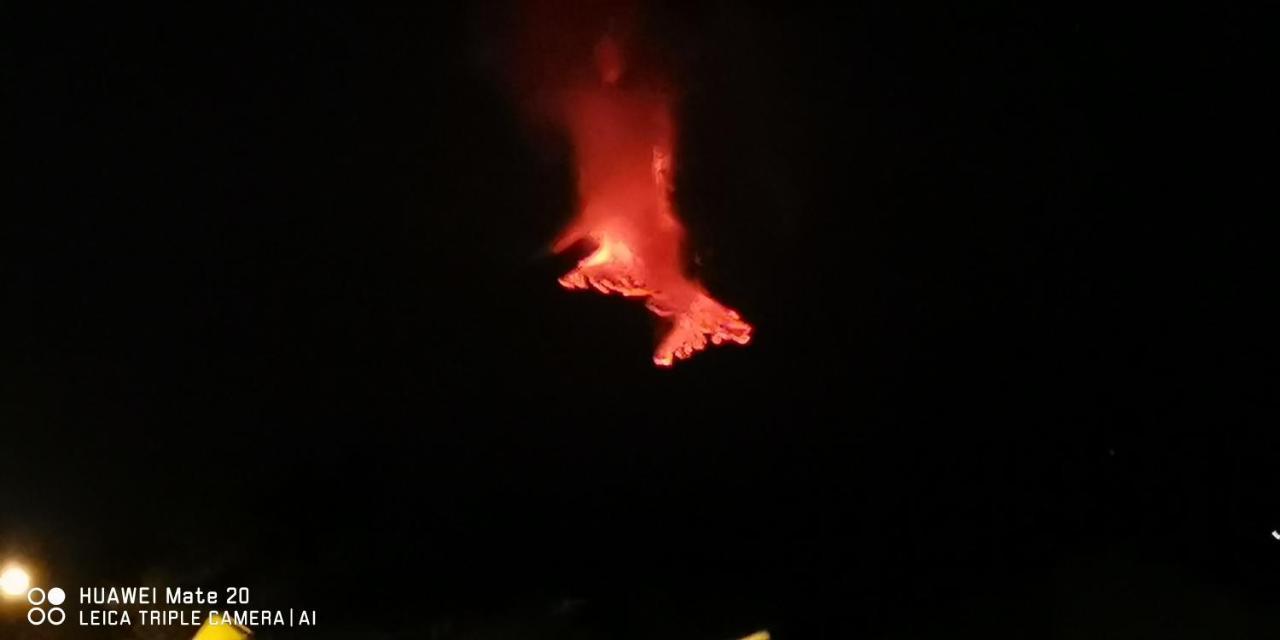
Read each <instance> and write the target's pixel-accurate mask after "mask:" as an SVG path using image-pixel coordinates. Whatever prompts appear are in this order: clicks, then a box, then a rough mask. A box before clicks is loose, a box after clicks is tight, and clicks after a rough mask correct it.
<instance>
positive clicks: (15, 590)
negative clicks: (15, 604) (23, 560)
mask: <svg viewBox="0 0 1280 640" xmlns="http://www.w3.org/2000/svg"><path fill="white" fill-rule="evenodd" d="M30 588H31V575H30V574H28V573H27V570H26V569H23V568H22V567H20V566H18V565H16V564H15V565H9V566H8V567H5V569H4V572H3V573H0V592H3V593H4V595H6V596H9V597H11V598H17V597H21V596H25V595H27V590H28V589H30Z"/></svg>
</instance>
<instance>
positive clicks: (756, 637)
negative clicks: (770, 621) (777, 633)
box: [742, 631, 769, 640]
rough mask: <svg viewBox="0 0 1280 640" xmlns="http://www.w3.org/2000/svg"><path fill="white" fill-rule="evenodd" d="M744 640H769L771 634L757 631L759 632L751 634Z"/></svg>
mask: <svg viewBox="0 0 1280 640" xmlns="http://www.w3.org/2000/svg"><path fill="white" fill-rule="evenodd" d="M742 640H769V632H768V631H757V632H755V633H753V634H751V635H749V636H747V637H745V638H743V639H742Z"/></svg>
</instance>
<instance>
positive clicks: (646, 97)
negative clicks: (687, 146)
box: [554, 37, 752, 367]
mask: <svg viewBox="0 0 1280 640" xmlns="http://www.w3.org/2000/svg"><path fill="white" fill-rule="evenodd" d="M595 69H596V74H595V75H596V77H597V81H596V82H593V83H590V84H589V85H588V86H582V87H576V88H573V89H568V90H565V91H563V92H561V93H560V94H559V96H558V98H557V100H556V103H557V104H556V109H557V111H558V112H559V113H558V116H559V117H558V118H557V119H558V121H559V122H561V123H562V126H564V128H565V129H566V131H567V133H568V135H569V139H570V141H571V143H572V145H573V152H574V158H575V162H576V164H577V190H578V207H579V210H578V212H577V216H576V218H575V219H574V221H573V222H572V223H571V224H570V225H569V227H568V228H567V229H566V230H565V231H564V232H563V233H562V234H561V235H560V237H559V238H558V239H557V241H556V242H555V245H554V249H555V251H556V252H562V251H565V250H567V249H568V248H569V247H571V246H573V245H575V244H577V243H579V242H583V241H586V242H589V243H591V244H592V245H593V246H594V251H593V252H592V253H591V254H590V255H588V256H587V257H586V258H584V259H582V260H581V261H580V262H579V263H578V265H577V267H575V268H574V269H573V270H572V271H570V272H569V273H567V274H565V275H564V276H563V277H561V278H560V284H561V285H563V286H564V287H565V288H568V289H584V290H585V289H595V290H597V291H599V292H601V293H605V294H610V293H617V294H621V295H622V296H625V297H629V298H639V299H643V300H644V301H645V306H646V307H648V309H649V310H650V311H652V312H653V313H654V314H656V315H657V316H660V317H661V318H662V319H663V321H664V322H666V323H668V324H669V325H670V329H669V330H668V331H667V334H666V336H665V337H663V338H662V339H661V340H660V341H659V343H658V346H657V348H656V349H655V351H654V353H653V362H654V364H657V365H659V366H664V367H665V366H671V365H672V364H673V363H674V362H675V361H676V360H679V359H684V358H689V357H692V356H693V354H695V353H697V352H698V351H701V350H702V349H705V348H706V346H707V344H708V343H710V344H713V345H718V344H722V343H726V342H735V343H738V344H746V343H747V342H749V341H750V340H751V330H752V329H751V325H749V324H747V322H746V321H744V320H743V319H742V318H741V317H740V316H739V315H738V313H737V312H736V311H734V310H732V309H729V308H727V307H725V306H724V305H721V304H720V303H719V302H717V301H715V300H714V299H712V298H711V296H710V295H709V294H708V293H707V292H706V290H705V289H703V288H702V286H701V285H700V284H699V283H698V282H696V281H694V280H692V279H691V278H690V277H689V276H688V275H686V273H685V270H684V264H683V254H682V247H683V243H684V237H685V233H684V228H683V227H682V226H681V224H680V221H679V220H678V219H677V218H676V215H675V211H674V208H673V203H672V195H673V190H674V181H673V171H674V169H675V155H674V148H673V144H672V142H673V139H674V135H673V133H674V132H673V128H674V127H673V122H672V118H671V105H670V98H669V97H668V96H667V95H666V94H665V93H663V92H661V91H657V90H652V89H647V88H644V87H641V86H629V85H628V82H627V81H628V78H627V74H626V68H625V66H624V64H623V56H622V54H621V51H620V46H619V45H618V44H617V42H616V41H615V40H614V39H613V38H611V37H605V38H603V39H602V40H600V42H599V44H598V45H597V46H596V48H595Z"/></svg>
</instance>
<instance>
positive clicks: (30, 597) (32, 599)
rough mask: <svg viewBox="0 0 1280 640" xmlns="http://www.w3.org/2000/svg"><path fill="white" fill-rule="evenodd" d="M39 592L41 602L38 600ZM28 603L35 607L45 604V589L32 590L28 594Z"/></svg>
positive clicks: (34, 588)
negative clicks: (37, 593) (37, 594)
mask: <svg viewBox="0 0 1280 640" xmlns="http://www.w3.org/2000/svg"><path fill="white" fill-rule="evenodd" d="M37 591H39V592H40V599H39V600H36V592H37ZM27 602H30V603H31V604H33V605H42V604H44V589H41V588H40V587H32V588H31V590H30V591H28V592H27Z"/></svg>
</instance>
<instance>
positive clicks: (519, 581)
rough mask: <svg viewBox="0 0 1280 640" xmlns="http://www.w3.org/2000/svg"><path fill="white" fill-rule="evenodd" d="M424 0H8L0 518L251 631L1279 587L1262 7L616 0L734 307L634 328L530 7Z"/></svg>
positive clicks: (1122, 601) (55, 562)
mask: <svg viewBox="0 0 1280 640" xmlns="http://www.w3.org/2000/svg"><path fill="white" fill-rule="evenodd" d="M427 4H428V3H420V6H416V7H396V8H384V9H379V10H375V9H364V8H359V7H357V6H355V4H354V3H353V4H351V5H346V6H344V5H334V4H329V3H311V2H306V3H302V2H298V3H249V4H247V5H245V6H235V7H232V6H230V5H224V4H222V3H214V4H213V5H210V6H208V7H205V8H203V9H191V8H181V7H179V6H178V5H177V4H174V5H172V6H168V5H159V6H152V7H146V8H128V7H122V6H118V3H111V4H104V5H99V6H96V7H79V8H76V9H75V10H71V9H67V8H56V7H53V6H46V5H45V4H44V3H35V4H33V5H32V6H28V7H25V8H20V7H16V6H6V7H4V8H3V9H0V23H3V24H4V25H5V27H4V29H5V32H6V34H7V35H5V36H4V38H3V40H4V42H3V44H0V52H2V54H3V57H2V58H0V72H2V74H0V82H2V83H3V103H4V104H5V106H6V109H5V111H8V115H7V117H5V118H4V124H3V127H4V129H3V131H4V135H3V137H2V138H0V144H2V145H3V147H4V149H5V151H6V153H7V154H8V156H9V160H10V162H11V164H10V165H9V168H8V169H6V170H5V171H4V178H3V180H4V182H3V188H2V191H3V193H4V203H5V204H4V205H3V212H2V213H0V218H2V219H3V222H2V223H0V224H3V226H2V227H0V242H3V243H4V246H3V249H0V292H2V293H3V300H4V302H3V316H2V317H3V319H2V320H0V323H3V324H0V326H2V327H3V328H4V332H3V334H4V335H5V336H7V338H8V339H7V340H5V342H4V345H3V346H2V347H0V376H3V377H0V470H2V471H0V551H3V553H2V554H0V555H6V556H8V555H23V556H26V557H29V558H35V559H36V560H37V561H39V562H41V563H42V564H43V565H44V569H45V571H46V573H47V574H48V575H49V576H50V577H51V578H53V577H56V579H58V580H61V581H62V582H65V583H67V584H72V585H111V584H116V585H135V584H140V583H144V582H155V583H159V584H179V583H180V584H190V585H193V586H194V585H213V586H231V585H239V584H244V585H247V586H250V587H251V588H252V589H253V590H254V593H255V595H256V596H258V598H259V600H260V601H261V602H262V603H263V604H268V603H270V604H273V605H274V606H277V607H280V606H283V607H289V606H299V607H308V608H314V609H318V610H319V611H320V613H321V615H322V616H323V617H324V624H323V625H322V626H321V628H320V629H319V630H317V631H313V632H292V633H291V632H288V631H285V632H280V631H271V630H265V631H264V632H263V633H262V634H261V636H260V637H262V638H267V639H270V638H295V637H296V638H351V637H361V638H426V637H432V638H451V637H468V638H469V637H478V638H488V637H582V638H595V637H604V638H642V637H643V638H650V637H655V636H659V635H661V636H664V637H671V638H705V639H726V640H727V639H728V638H732V637H735V634H740V635H745V634H746V633H748V632H750V631H753V630H756V629H759V628H765V627H767V628H769V629H771V630H772V631H773V632H774V635H775V637H777V638H782V639H786V638H853V637H858V638H864V637H865V638H933V637H938V638H943V637H946V638H951V637H955V635H956V634H957V633H961V631H963V633H961V635H962V636H965V637H967V636H968V635H971V633H979V632H981V633H984V634H985V635H989V636H999V637H1020V638H1029V637H1037V638H1038V637H1049V638H1112V637H1114V638H1126V639H1131V638H1146V637H1152V638H1155V637H1159V638H1181V637H1186V638H1201V637H1215V638H1226V637H1260V636H1261V637H1267V636H1266V635H1265V634H1275V633H1276V631H1277V628H1278V625H1280V612H1278V611H1277V609H1276V607H1275V605H1274V602H1275V601H1276V600H1275V598H1276V596H1277V595H1280V593H1278V592H1277V588H1276V580H1275V577H1276V576H1277V575H1280V572H1278V571H1277V570H1278V569H1280V542H1277V541H1276V540H1274V539H1272V537H1271V535H1270V532H1271V531H1272V530H1273V529H1277V528H1280V509H1277V506H1278V505H1277V503H1278V502H1280V499H1278V498H1277V495H1280V494H1277V493H1276V491H1275V490H1276V489H1277V488H1280V487H1278V486H1277V485H1278V484H1280V483H1278V482H1277V480H1276V478H1275V470H1276V468H1277V465H1276V461H1277V448H1276V438H1275V436H1274V435H1273V434H1272V433H1268V432H1273V431H1274V424H1275V422H1274V420H1271V421H1270V422H1269V423H1266V422H1264V420H1263V419H1262V410H1263V407H1264V405H1266V404H1267V403H1268V402H1270V401H1271V400H1273V399H1274V392H1275V382H1276V378H1275V365H1274V359H1273V358H1270V357H1267V356H1265V355H1263V354H1265V353H1266V350H1265V345H1264V344H1263V343H1261V342H1260V341H1259V340H1258V336H1260V335H1263V332H1262V331H1261V329H1264V328H1268V327H1270V328H1271V329H1273V328H1274V326H1275V325H1274V324H1269V323H1268V322H1266V321H1265V320H1264V318H1265V316H1263V315H1262V314H1261V311H1262V308H1263V307H1264V306H1265V304H1264V303H1265V298H1266V297H1267V296H1268V295H1269V294H1270V293H1271V292H1273V291H1274V283H1273V282H1270V283H1264V282H1263V280H1266V279H1267V278H1265V277H1263V276H1262V275H1260V274H1265V272H1266V270H1265V269H1264V268H1263V266H1264V261H1263V259H1262V256H1263V255H1264V251H1263V244H1262V243H1263V240H1262V236H1260V235H1258V234H1255V233H1253V232H1251V231H1250V230H1249V229H1248V228H1247V227H1246V226H1245V225H1244V224H1243V223H1240V222H1237V219H1236V218H1235V217H1233V216H1232V214H1235V213H1238V212H1242V211H1246V210H1255V211H1256V210H1259V207H1258V206H1257V205H1256V204H1255V203H1253V202H1251V201H1250V200H1249V196H1248V195H1247V188H1248V187H1249V186H1255V185H1260V184H1261V183H1260V181H1255V178H1254V177H1253V174H1250V173H1248V172H1246V171H1245V170H1244V168H1243V167H1244V165H1245V161H1244V158H1245V157H1246V156H1247V154H1248V153H1249V152H1250V151H1252V150H1253V147H1255V146H1256V144H1255V143H1253V142H1251V140H1252V137H1251V136H1252V135H1253V133H1254V130H1253V129H1252V128H1251V125H1249V124H1247V123H1248V122H1249V117H1250V116H1252V115H1257V114H1259V113H1260V109H1261V108H1260V107H1258V106H1255V104H1254V103H1253V102H1252V100H1251V98H1250V96H1249V95H1248V93H1249V90H1248V89H1246V88H1242V87H1243V86H1247V85H1241V84H1240V81H1241V80H1243V79H1244V78H1246V77H1247V75H1248V72H1247V70H1246V69H1245V68H1244V66H1243V65H1244V63H1245V61H1246V60H1250V59H1253V55H1252V53H1253V52H1251V51H1249V48H1250V47H1251V46H1252V45H1248V44H1247V43H1246V40H1245V39H1244V36H1243V35H1242V34H1241V32H1240V31H1239V30H1238V29H1237V28H1236V27H1235V26H1233V25H1235V24H1236V23H1235V22H1233V20H1239V19H1242V17H1240V16H1236V17H1232V16H1217V15H1215V16H1208V15H1205V16H1200V15H1191V14H1187V15H1179V16H1172V18H1176V19H1180V20H1182V21H1183V22H1185V23H1186V24H1188V25H1194V26H1193V29H1192V32H1191V33H1192V36H1193V37H1182V36H1180V35H1178V36H1175V35H1174V34H1172V33H1165V32H1163V31H1162V30H1161V28H1160V27H1158V26H1154V25H1151V24H1147V23H1143V22H1142V21H1140V20H1133V19H1131V18H1130V17H1128V16H1120V15H1114V14H1111V15H1104V14H1099V13H1093V14H1090V13H1085V12H1083V11H1082V10H1078V9H1068V8H1063V9H1060V10H1047V9H1039V8H1031V7H1028V8H1022V7H1019V6H1016V3H1008V4H982V3H980V4H978V5H974V6H972V7H969V6H967V5H966V6H964V7H955V6H953V7H944V6H924V5H915V4H902V3H895V2H884V3H870V4H867V3H863V4H858V5H856V6H854V7H851V8H847V9H844V10H843V11H840V12H838V11H836V10H835V9H828V10H825V11H823V12H815V11H811V10H808V9H806V8H803V7H801V6H797V5H795V4H794V3H781V4H779V5H778V6H753V7H747V6H736V5H738V4H739V3H712V4H708V5H705V6H700V7H698V8H693V9H691V8H688V7H685V6H683V4H684V3H678V2H667V3H665V4H664V3H652V4H648V5H642V6H643V7H644V9H643V12H642V13H643V15H644V16H645V21H644V24H645V28H646V30H647V33H648V35H649V40H648V44H649V46H651V47H652V51H653V52H655V55H659V56H660V57H661V59H663V60H665V61H666V64H668V65H669V66H670V71H671V73H672V74H673V75H674V77H676V78H677V79H678V81H679V83H680V87H681V89H682V93H683V96H682V101H681V103H680V105H679V107H678V118H679V121H680V123H681V126H680V132H681V140H680V150H681V158H680V165H679V166H680V172H681V173H680V175H679V187H678V189H679V191H678V202H679V206H680V210H681V214H682V215H683V217H684V219H685V221H686V223H687V225H688V227H689V230H690V234H691V241H692V243H691V244H692V246H691V252H692V253H694V254H695V255H696V256H697V258H698V260H697V275H698V276H699V277H700V278H701V279H702V280H703V281H704V282H706V283H707V284H708V287H709V288H710V289H711V290H712V291H713V292H715V293H716V295H717V297H718V298H720V299H722V300H724V301H725V302H726V303H727V304H729V305H731V306H734V307H735V308H738V309H740V310H741V311H742V312H743V314H744V315H745V316H746V317H747V318H748V319H750V320H751V321H752V322H753V323H754V325H755V326H756V332H757V333H756V339H755V340H754V341H753V343H752V344H751V345H750V346H748V347H745V348H736V347H725V348H719V349H715V350H713V351H712V352H710V353H706V354H703V355H700V356H698V357H697V358H695V359H694V360H692V361H691V362H687V363H682V364H680V365H678V366H677V367H676V368H675V369H673V370H659V369H656V368H654V367H653V366H652V365H651V364H650V361H649V354H650V352H651V350H652V347H653V344H654V340H655V339H656V336H657V331H658V329H657V328H656V327H655V326H654V324H653V321H652V319H651V318H650V316H649V315H648V314H647V313H646V312H645V311H644V310H643V308H641V307H640V306H639V305H635V304H628V303H625V302H623V301H621V300H618V299H613V298H606V297H603V296H598V295H588V294H572V293H568V292H565V291H563V290H561V289H560V288H559V287H558V286H556V283H555V277H556V276H557V275H559V274H560V273H561V272H563V271H564V270H565V269H566V268H567V267H568V266H569V265H570V264H571V263H572V258H571V257H552V256H548V255H547V254H546V251H545V248H546V246H547V243H548V242H549V241H550V240H551V239H552V238H553V236H554V234H555V233H556V231H557V230H558V229H559V228H560V226H561V225H562V224H563V223H564V222H565V221H566V220H567V219H568V217H569V216H570V214H571V213H572V211H573V184H572V176H573V173H572V172H573V168H572V164H571V158H570V153H569V150H568V148H567V147H566V145H565V143H564V141H563V140H561V139H558V138H557V137H556V136H555V135H553V134H550V133H548V132H546V131H540V130H537V129H533V128H530V127H529V126H528V123H527V121H526V120H525V119H524V118H523V116H522V111H521V109H520V108H519V107H518V105H516V104H514V103H513V101H512V100H511V99H510V95H509V93H508V92H507V91H506V88H505V86H504V84H503V82H502V78H501V75H502V74H501V73H500V70H501V69H502V65H503V64H504V63H503V58H502V56H503V54H504V52H505V51H506V50H507V47H506V46H505V44H507V43H506V42H505V41H504V38H505V37H506V34H509V33H510V30H511V29H512V28H513V25H512V24H511V18H510V16H511V15H513V13H512V11H511V9H512V8H511V7H510V6H504V5H497V6H489V7H485V8H482V9H475V8H454V9H447V10H443V11H442V10H440V9H437V8H430V7H428V6H427ZM962 4H964V3H962ZM1166 17H1168V16H1166ZM1255 82H1256V80H1255ZM1224 105H1225V106H1226V107H1228V108H1226V109H1222V110H1221V111H1217V110H1215V109H1220V108H1222V107H1223V106H1224ZM10 109H12V110H10ZM1263 209H1265V207H1263ZM1263 365H1265V366H1266V367H1268V368H1269V370H1270V375H1267V376H1264V375H1260V374H1258V373H1254V368H1255V367H1261V366H1263ZM1264 424H1265V425H1266V428H1265V429H1264ZM567 599H574V601H577V600H580V601H581V602H580V603H579V604H577V605H575V606H567V605H566V602H567ZM0 623H2V624H3V625H5V626H0V635H3V636H4V637H10V636H9V635H8V634H14V636H13V637H48V638H63V637H66V638H80V637H84V638H107V637H126V636H124V635H120V634H121V633H122V632H120V631H119V630H116V631H115V632H108V631H104V630H100V631H93V630H75V629H71V628H65V629H63V630H60V631H59V632H58V633H57V634H53V635H19V634H31V633H34V632H33V631H31V630H30V629H29V628H28V627H26V625H25V624H22V625H18V624H17V623H15V622H13V621H12V620H11V619H10V618H4V619H3V620H2V621H0ZM450 625H452V626H450ZM431 629H435V631H434V633H435V635H431V633H432V632H431ZM46 633H51V632H46ZM113 633H114V634H115V635H113Z"/></svg>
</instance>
